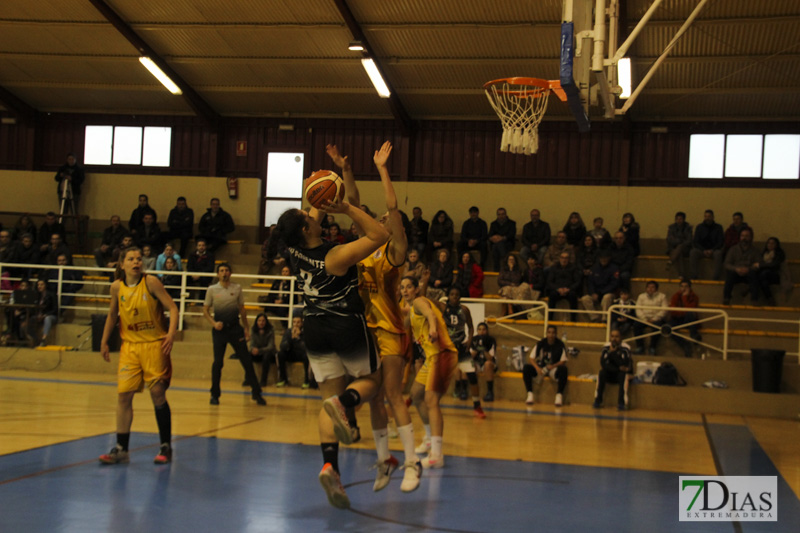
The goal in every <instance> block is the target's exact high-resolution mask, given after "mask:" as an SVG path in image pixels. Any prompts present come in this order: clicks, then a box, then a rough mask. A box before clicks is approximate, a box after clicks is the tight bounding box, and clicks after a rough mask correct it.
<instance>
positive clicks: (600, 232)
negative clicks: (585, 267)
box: [589, 217, 611, 250]
mask: <svg viewBox="0 0 800 533" xmlns="http://www.w3.org/2000/svg"><path fill="white" fill-rule="evenodd" d="M603 222H604V221H603V217H595V219H594V221H593V222H592V224H593V226H592V229H591V230H589V235H591V236H592V237H593V238H594V242H595V243H597V248H599V249H600V250H605V249H607V248H608V247H609V246H611V234H610V233H609V232H608V230H607V229H606V228H604V227H603Z"/></svg>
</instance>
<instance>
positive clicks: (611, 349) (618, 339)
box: [592, 329, 634, 411]
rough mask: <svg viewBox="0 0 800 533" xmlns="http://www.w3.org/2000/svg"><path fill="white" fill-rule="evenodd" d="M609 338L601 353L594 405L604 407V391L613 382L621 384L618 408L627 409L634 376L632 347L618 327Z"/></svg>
mask: <svg viewBox="0 0 800 533" xmlns="http://www.w3.org/2000/svg"><path fill="white" fill-rule="evenodd" d="M609 340H610V342H607V343H606V344H605V345H604V346H603V351H602V353H601V355H600V372H599V373H598V375H597V388H596V389H595V391H594V403H593V404H592V407H594V408H595V409H599V408H601V407H603V392H604V391H605V389H606V383H609V382H611V383H617V384H619V392H618V394H617V409H619V410H620V411H625V410H626V409H628V408H629V405H630V404H629V402H628V388H629V387H630V384H631V381H633V378H634V373H633V368H634V366H633V357H632V356H631V347H630V346H628V344H627V343H625V342H622V334H621V333H620V331H619V330H618V329H615V330H612V331H611V334H610V336H609Z"/></svg>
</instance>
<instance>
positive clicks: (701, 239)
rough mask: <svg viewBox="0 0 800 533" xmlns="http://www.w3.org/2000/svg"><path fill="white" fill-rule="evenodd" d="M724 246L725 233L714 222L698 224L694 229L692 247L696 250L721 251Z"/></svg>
mask: <svg viewBox="0 0 800 533" xmlns="http://www.w3.org/2000/svg"><path fill="white" fill-rule="evenodd" d="M724 245H725V232H723V231H722V226H720V225H719V224H717V223H716V222H714V223H712V224H706V223H705V222H703V223H702V224H698V225H697V227H696V228H695V229H694V240H693V241H692V246H693V247H694V248H695V249H697V250H722V247H723V246H724Z"/></svg>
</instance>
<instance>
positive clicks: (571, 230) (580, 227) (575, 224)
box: [562, 211, 586, 248]
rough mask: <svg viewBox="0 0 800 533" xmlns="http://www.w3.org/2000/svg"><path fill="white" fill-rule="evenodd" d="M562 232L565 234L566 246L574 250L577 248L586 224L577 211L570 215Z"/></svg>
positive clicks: (584, 232) (584, 233)
mask: <svg viewBox="0 0 800 533" xmlns="http://www.w3.org/2000/svg"><path fill="white" fill-rule="evenodd" d="M562 231H563V232H564V233H566V234H567V243H568V244H571V245H572V246H573V247H575V248H577V247H579V246H580V245H581V243H582V242H583V237H584V236H585V235H586V224H584V223H583V219H582V218H581V214H580V213H578V212H577V211H573V212H572V213H570V214H569V218H568V219H567V222H566V224H564V228H563V230H562Z"/></svg>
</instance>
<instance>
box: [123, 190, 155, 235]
mask: <svg viewBox="0 0 800 533" xmlns="http://www.w3.org/2000/svg"><path fill="white" fill-rule="evenodd" d="M147 213H150V214H151V215H153V223H156V224H157V223H158V215H157V214H156V210H155V209H153V208H152V207H150V202H149V200H148V198H147V195H146V194H140V195H139V205H138V206H136V209H134V210H133V211H131V219H130V220H129V221H128V228H129V229H130V231H131V233H132V234H133V236H134V239H135V238H138V235H136V232H137V231H139V228H140V227H141V226H142V225H144V216H145V215H146V214H147Z"/></svg>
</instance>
